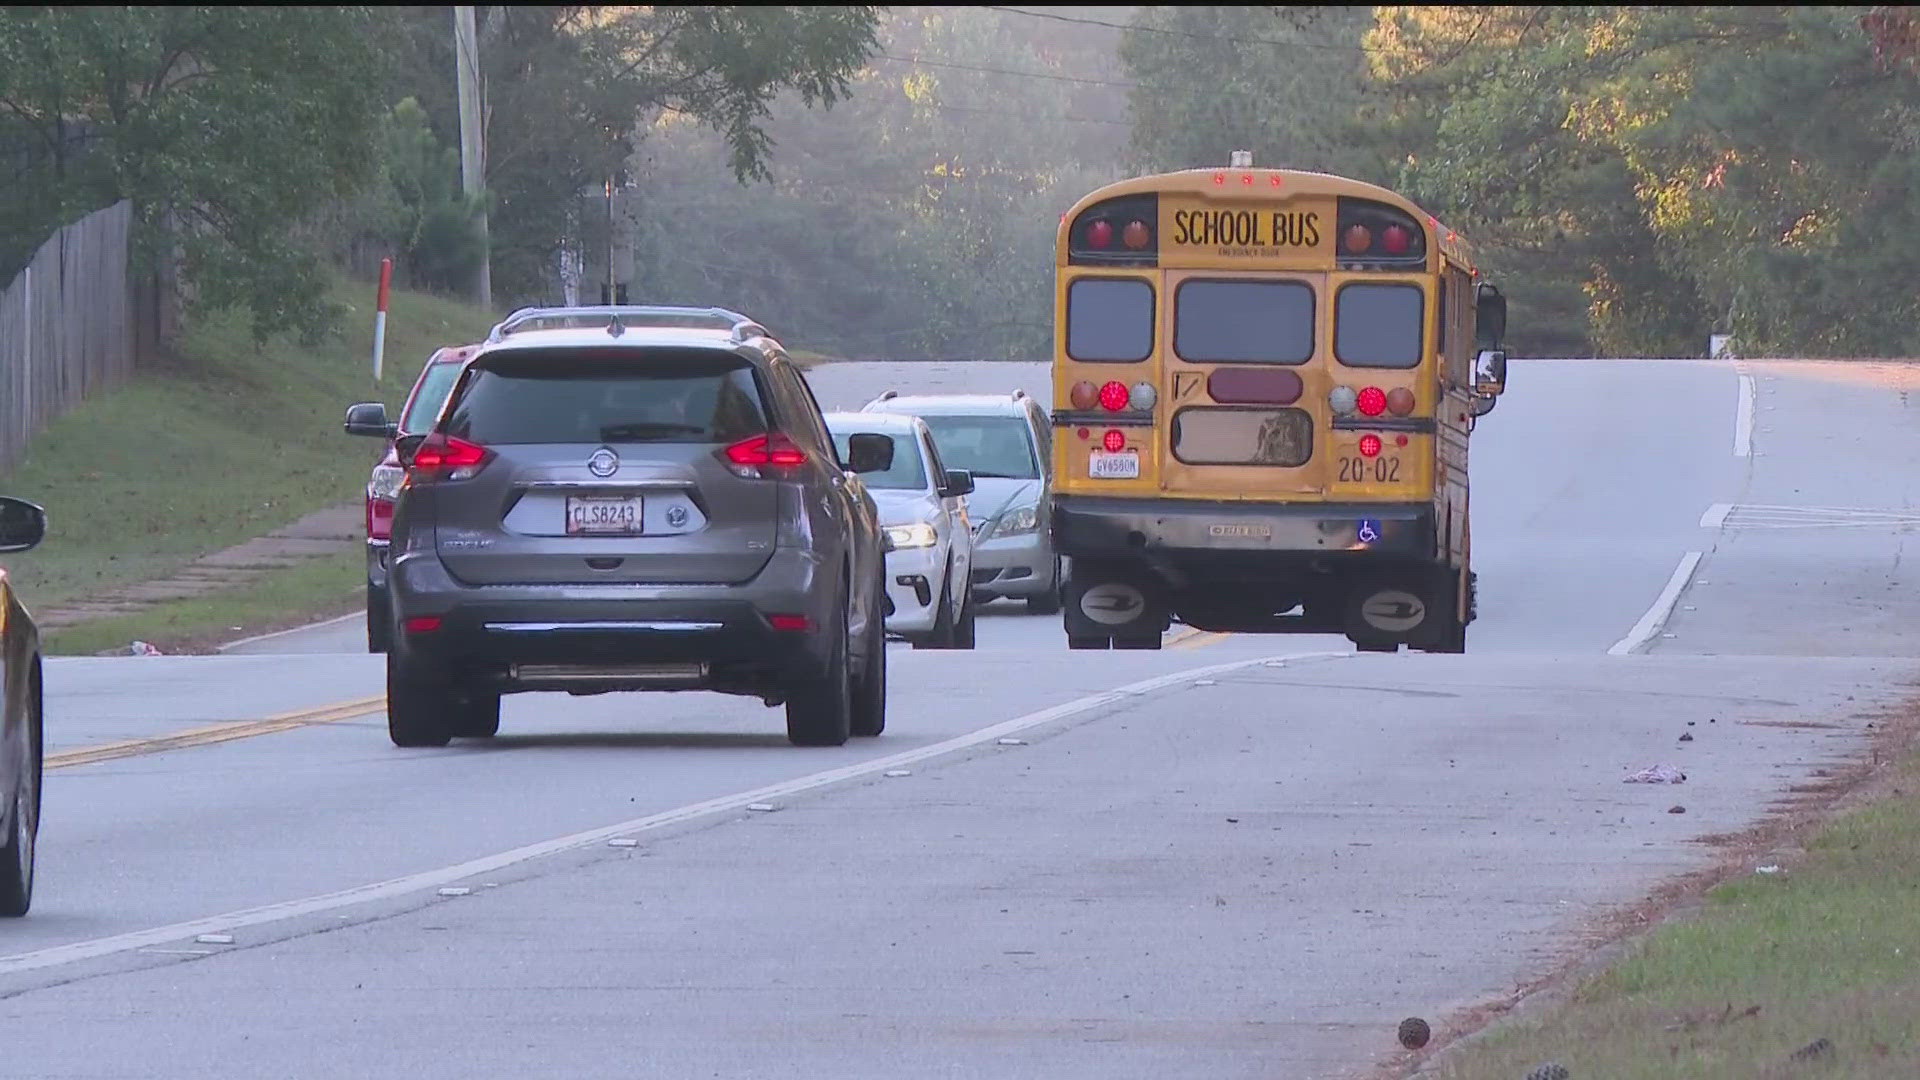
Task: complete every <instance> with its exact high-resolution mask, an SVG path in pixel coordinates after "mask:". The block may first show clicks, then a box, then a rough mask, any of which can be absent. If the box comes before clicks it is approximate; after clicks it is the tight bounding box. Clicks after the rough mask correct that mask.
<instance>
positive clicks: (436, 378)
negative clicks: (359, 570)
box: [367, 345, 480, 653]
mask: <svg viewBox="0 0 1920 1080" xmlns="http://www.w3.org/2000/svg"><path fill="white" fill-rule="evenodd" d="M479 347H480V346H478V345H461V346H457V347H456V346H447V347H444V348H440V349H436V350H434V353H433V355H432V356H431V357H428V358H427V363H426V366H424V367H422V368H421V369H420V377H419V378H417V379H415V380H414V381H413V389H412V390H410V391H408V392H407V401H406V404H405V405H402V406H401V407H400V419H399V420H398V421H397V423H396V430H395V432H394V436H395V437H396V438H397V437H398V436H400V435H418V434H422V433H424V432H425V431H427V429H429V428H431V427H433V422H434V420H435V419H437V418H438V417H439V416H440V407H441V406H443V405H445V404H446V403H447V395H448V394H449V393H450V392H452V390H453V383H454V380H455V379H456V378H458V377H459V375H460V368H461V366H462V365H464V364H465V363H466V362H467V360H468V359H469V358H471V357H472V356H473V353H474V350H476V349H478V348H479ZM406 478H407V472H406V470H405V469H403V468H401V467H400V460H399V458H397V457H396V456H395V455H394V452H393V439H392V438H389V439H388V440H387V445H386V451H385V453H384V455H383V456H382V457H381V458H380V463H379V464H378V465H375V466H374V467H373V475H372V476H371V477H369V478H368V479H367V651H368V652H376V653H383V652H386V651H387V635H388V626H387V624H388V621H389V620H388V618H387V559H388V554H387V537H388V535H389V533H390V531H391V529H392V527H393V503H394V500H395V499H396V498H397V497H398V496H399V494H400V484H401V483H402V482H403V481H404V480H406Z"/></svg>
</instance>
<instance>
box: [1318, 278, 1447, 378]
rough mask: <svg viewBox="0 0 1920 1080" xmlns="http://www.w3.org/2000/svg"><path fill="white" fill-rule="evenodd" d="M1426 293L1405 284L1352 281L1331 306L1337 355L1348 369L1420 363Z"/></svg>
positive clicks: (1405, 365)
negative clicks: (1373, 283)
mask: <svg viewBox="0 0 1920 1080" xmlns="http://www.w3.org/2000/svg"><path fill="white" fill-rule="evenodd" d="M1425 315H1426V294H1425V293H1424V292H1423V291H1422V290H1421V288H1420V286H1418V285H1410V284H1406V283H1403V282H1393V283H1381V284H1375V285H1369V284H1350V285H1346V286H1343V287H1342V288H1341V289H1340V295H1339V296H1338V297H1336V298H1335V299H1334V307H1333V355H1334V357H1335V358H1336V359H1338V360H1339V361H1340V362H1341V363H1343V364H1345V365H1347V366H1348V367H1370V368H1410V367H1418V366H1419V365H1420V354H1421V352H1422V349H1421V336H1422V335H1421V331H1422V330H1423V329H1424V327H1423V325H1422V321H1423V317H1424V316H1425Z"/></svg>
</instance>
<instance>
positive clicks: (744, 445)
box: [723, 431, 807, 475]
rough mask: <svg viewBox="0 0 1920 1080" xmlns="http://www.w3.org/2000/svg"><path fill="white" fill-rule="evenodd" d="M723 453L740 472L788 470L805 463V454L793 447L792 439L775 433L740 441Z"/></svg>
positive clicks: (803, 451)
mask: <svg viewBox="0 0 1920 1080" xmlns="http://www.w3.org/2000/svg"><path fill="white" fill-rule="evenodd" d="M723 453H725V454H726V457H727V460H728V461H729V462H731V463H732V464H734V465H736V466H739V468H740V469H741V470H747V469H754V470H757V469H758V467H760V466H775V467H779V468H789V469H790V468H793V467H794V466H796V465H805V464H806V463H807V452H806V451H805V450H802V449H800V448H799V447H798V446H795V445H794V443H793V440H792V439H789V438H787V437H786V436H785V435H782V434H781V433H779V432H777V431H772V432H768V433H767V434H765V435H755V436H752V437H751V438H746V439H741V440H740V441H739V442H737V443H734V444H733V445H732V446H729V447H727V448H726V450H725V451H723ZM756 475H757V473H756Z"/></svg>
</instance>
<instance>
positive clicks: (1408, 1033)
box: [1400, 1016, 1433, 1050]
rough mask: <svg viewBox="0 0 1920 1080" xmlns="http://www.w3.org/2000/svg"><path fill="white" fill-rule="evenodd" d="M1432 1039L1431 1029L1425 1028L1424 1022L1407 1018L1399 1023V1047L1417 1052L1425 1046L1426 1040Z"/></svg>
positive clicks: (1417, 1018) (1415, 1017)
mask: <svg viewBox="0 0 1920 1080" xmlns="http://www.w3.org/2000/svg"><path fill="white" fill-rule="evenodd" d="M1432 1037H1433V1029H1432V1028H1430V1027H1428V1026H1427V1022H1426V1021H1425V1020H1422V1019H1420V1018H1419V1017H1417V1016H1409V1017H1407V1018H1406V1019H1405V1020H1402V1021H1400V1045H1401V1046H1404V1047H1406V1048H1407V1049H1409V1050H1418V1049H1420V1048H1421V1047H1423V1046H1425V1045H1427V1040H1428V1039H1430V1038H1432Z"/></svg>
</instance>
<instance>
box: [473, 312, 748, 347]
mask: <svg viewBox="0 0 1920 1080" xmlns="http://www.w3.org/2000/svg"><path fill="white" fill-rule="evenodd" d="M591 326H605V327H606V329H607V333H608V334H610V335H612V336H614V337H619V336H620V333H621V331H623V330H625V329H626V328H628V327H630V326H659V327H680V328H684V329H690V330H727V331H730V332H731V333H732V335H733V340H735V341H750V340H752V339H754V338H757V337H768V336H770V335H769V334H768V333H767V329H766V327H764V326H761V325H760V324H759V323H757V322H754V321H753V320H752V319H749V318H747V317H746V316H745V315H742V314H740V313H739V312H737V311H728V310H727V309H726V308H717V307H709V308H696V307H673V306H668V305H664V304H598V305H593V306H580V307H551V308H542V307H525V308H521V309H520V310H518V311H515V312H514V313H513V314H511V315H508V316H507V317H506V318H505V319H503V320H502V321H501V322H500V323H499V324H498V325H496V326H495V327H494V328H493V329H492V330H491V331H489V332H488V333H487V343H488V344H489V345H491V344H496V343H498V342H501V341H505V340H506V339H507V335H509V334H516V333H520V332H523V331H527V330H557V329H571V328H580V327H591Z"/></svg>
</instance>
